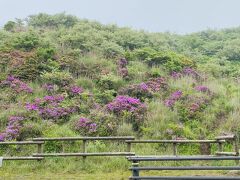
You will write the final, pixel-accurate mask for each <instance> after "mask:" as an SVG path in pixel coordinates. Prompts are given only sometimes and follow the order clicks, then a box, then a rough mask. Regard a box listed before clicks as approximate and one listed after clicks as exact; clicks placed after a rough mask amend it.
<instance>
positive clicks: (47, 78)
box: [41, 71, 73, 87]
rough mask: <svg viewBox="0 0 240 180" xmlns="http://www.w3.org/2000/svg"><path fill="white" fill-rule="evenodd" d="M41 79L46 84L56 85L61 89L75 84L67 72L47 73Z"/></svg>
mask: <svg viewBox="0 0 240 180" xmlns="http://www.w3.org/2000/svg"><path fill="white" fill-rule="evenodd" d="M41 79H42V81H43V82H45V83H49V84H56V85H58V86H59V87H64V86H67V85H69V84H71V83H72V82H73V77H72V76H71V74H70V73H68V72H65V71H53V72H46V73H43V74H42V75H41Z"/></svg>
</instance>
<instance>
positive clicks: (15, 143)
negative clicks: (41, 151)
mask: <svg viewBox="0 0 240 180" xmlns="http://www.w3.org/2000/svg"><path fill="white" fill-rule="evenodd" d="M29 144H44V141H12V142H11V141H10V142H8V141H7V142H0V145H29Z"/></svg>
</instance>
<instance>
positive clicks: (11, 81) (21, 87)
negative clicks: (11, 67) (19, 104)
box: [1, 75, 33, 93]
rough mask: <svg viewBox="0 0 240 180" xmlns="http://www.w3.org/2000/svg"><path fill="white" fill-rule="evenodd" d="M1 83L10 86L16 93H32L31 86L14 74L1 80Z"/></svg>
mask: <svg viewBox="0 0 240 180" xmlns="http://www.w3.org/2000/svg"><path fill="white" fill-rule="evenodd" d="M1 85H3V86H7V87H10V88H11V89H13V90H14V91H15V92H16V93H20V92H26V93H32V92H33V90H32V88H30V87H29V86H28V85H27V84H26V83H24V82H22V81H21V80H19V79H18V78H15V77H14V76H11V75H10V76H8V77H7V79H6V80H4V81H2V82H1Z"/></svg>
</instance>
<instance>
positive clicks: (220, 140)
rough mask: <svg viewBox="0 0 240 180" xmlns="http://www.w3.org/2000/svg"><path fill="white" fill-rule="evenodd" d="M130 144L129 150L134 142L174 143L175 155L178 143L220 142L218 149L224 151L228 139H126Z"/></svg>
mask: <svg viewBox="0 0 240 180" xmlns="http://www.w3.org/2000/svg"><path fill="white" fill-rule="evenodd" d="M125 142H126V143H127V144H128V150H129V151H131V147H132V146H131V145H132V144H138V143H140V144H141V143H159V144H172V146H173V148H172V150H173V155H177V145H178V144H197V143H199V144H202V143H208V144H213V143H215V144H218V151H219V152H222V150H223V147H222V144H223V143H225V142H226V141H225V140H224V139H213V140H189V139H181V140H180V139H174V140H126V141H125Z"/></svg>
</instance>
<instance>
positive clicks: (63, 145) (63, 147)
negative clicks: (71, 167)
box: [62, 141, 65, 153]
mask: <svg viewBox="0 0 240 180" xmlns="http://www.w3.org/2000/svg"><path fill="white" fill-rule="evenodd" d="M62 152H63V153H64V152H65V144H64V141H63V142H62Z"/></svg>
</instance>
